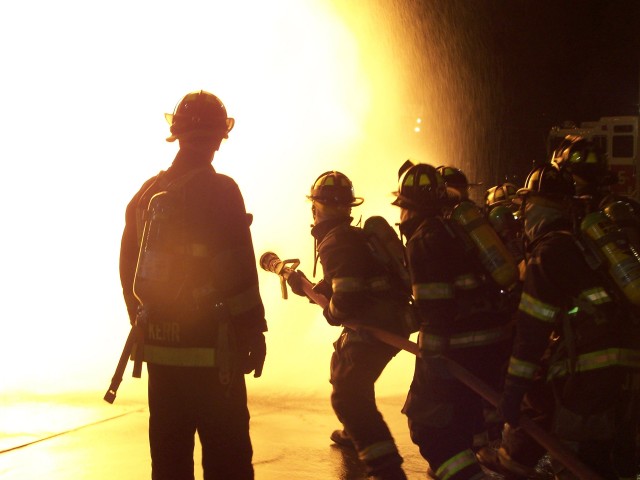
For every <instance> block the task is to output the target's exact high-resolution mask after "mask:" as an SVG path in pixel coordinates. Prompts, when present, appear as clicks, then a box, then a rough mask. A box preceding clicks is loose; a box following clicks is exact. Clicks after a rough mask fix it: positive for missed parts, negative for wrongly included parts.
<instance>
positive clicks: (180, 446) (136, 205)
mask: <svg viewBox="0 0 640 480" xmlns="http://www.w3.org/2000/svg"><path fill="white" fill-rule="evenodd" d="M166 118H167V121H168V122H169V124H170V131H171V136H169V137H168V138H167V141H168V142H173V141H175V140H177V141H178V143H179V145H180V149H179V151H178V153H177V155H176V156H175V159H174V160H173V163H172V164H171V166H170V167H169V168H168V169H167V170H164V171H161V172H160V173H159V174H158V175H155V176H153V177H152V178H150V179H149V180H147V181H146V182H144V184H143V185H142V187H141V188H140V190H139V191H138V192H137V193H136V194H135V195H134V196H133V198H132V199H131V201H130V203H129V204H128V206H127V209H126V224H125V227H124V232H123V235H122V243H121V251H120V276H121V283H122V288H123V293H124V299H125V302H126V305H127V309H128V311H129V316H130V320H131V322H132V323H136V324H137V325H138V327H139V328H140V329H142V330H143V331H144V337H145V338H144V342H139V343H138V345H136V348H137V349H138V350H141V352H140V351H138V352H137V353H142V354H143V356H144V361H146V362H147V371H148V375H149V387H148V399H149V413H150V415H149V441H150V447H151V448H150V449H151V461H152V478H153V479H154V480H176V479H187V478H191V479H192V478H193V476H194V464H193V449H194V435H195V433H196V432H197V433H198V436H199V439H200V443H201V445H202V467H203V470H204V478H205V479H214V478H216V479H217V478H224V479H225V480H229V479H238V480H247V479H253V478H254V471H253V466H252V454H253V451H252V445H251V440H250V436H249V411H248V408H247V393H246V386H245V379H244V375H245V374H248V373H251V372H254V376H255V377H259V376H260V375H261V374H262V367H263V363H264V360H265V355H266V346H265V336H264V332H265V331H266V330H267V324H266V320H265V312H264V307H263V304H262V300H261V297H260V293H259V290H258V276H257V271H256V260H255V254H254V250H253V244H252V238H251V232H250V230H249V225H250V221H249V216H248V214H247V213H246V211H245V205H244V200H243V197H242V194H241V192H240V190H239V188H238V186H237V184H236V183H235V181H234V180H233V179H231V178H230V177H228V176H225V175H222V174H219V173H217V172H216V171H215V170H214V168H213V166H212V160H213V157H214V154H215V153H216V151H217V150H218V148H219V147H220V144H221V142H222V140H223V139H226V138H227V136H228V133H229V131H230V130H231V129H232V127H233V125H234V119H233V118H230V117H228V116H227V111H226V109H225V106H224V105H223V104H222V102H221V101H220V99H219V98H218V97H216V96H215V95H213V94H211V93H209V92H206V91H203V90H200V91H196V92H192V93H188V94H187V95H185V96H184V97H183V98H182V100H180V102H179V103H178V104H177V106H176V108H175V111H174V113H173V114H167V115H166Z"/></svg>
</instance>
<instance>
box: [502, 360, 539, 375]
mask: <svg viewBox="0 0 640 480" xmlns="http://www.w3.org/2000/svg"><path fill="white" fill-rule="evenodd" d="M538 368H539V367H538V365H537V364H535V363H531V362H526V361H524V360H520V359H519V358H516V357H511V358H510V359H509V368H508V369H507V374H508V375H511V376H513V377H520V378H525V379H527V380H531V379H532V378H533V376H534V375H535V373H536V371H537V370H538Z"/></svg>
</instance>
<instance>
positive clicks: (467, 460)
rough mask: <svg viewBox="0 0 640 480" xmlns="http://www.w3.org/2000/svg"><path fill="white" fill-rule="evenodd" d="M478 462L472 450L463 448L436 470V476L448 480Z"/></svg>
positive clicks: (441, 479) (440, 479)
mask: <svg viewBox="0 0 640 480" xmlns="http://www.w3.org/2000/svg"><path fill="white" fill-rule="evenodd" d="M477 462H478V461H477V459H476V456H475V454H474V453H473V452H472V451H471V450H463V451H462V452H460V453H458V454H456V455H454V456H453V457H451V458H449V460H447V461H446V462H444V463H443V464H442V465H440V467H438V469H437V470H436V477H438V479H439V480H447V479H449V478H451V477H453V476H454V475H456V474H457V473H458V472H460V471H462V470H464V469H465V468H467V467H468V466H470V465H473V464H474V463H477Z"/></svg>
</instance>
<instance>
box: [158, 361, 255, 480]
mask: <svg viewBox="0 0 640 480" xmlns="http://www.w3.org/2000/svg"><path fill="white" fill-rule="evenodd" d="M147 369H148V372H149V413H150V416H149V443H150V447H151V466H152V474H151V478H152V479H153V480H193V479H194V461H193V450H194V446H195V433H196V432H197V433H198V436H199V438H200V443H201V444H202V468H203V470H204V479H205V480H251V479H253V478H254V473H253V465H252V456H253V450H252V446H251V440H250V437H249V410H248V408H247V392H246V386H245V381H244V376H243V375H242V374H239V375H236V376H234V377H232V379H231V382H230V384H228V385H221V384H220V381H219V378H218V369H217V368H205V367H169V366H162V365H155V364H148V368H147Z"/></svg>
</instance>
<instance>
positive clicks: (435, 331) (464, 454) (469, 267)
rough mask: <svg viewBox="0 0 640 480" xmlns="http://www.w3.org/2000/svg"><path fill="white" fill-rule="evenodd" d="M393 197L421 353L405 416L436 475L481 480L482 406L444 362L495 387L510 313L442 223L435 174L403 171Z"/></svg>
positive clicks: (443, 191)
mask: <svg viewBox="0 0 640 480" xmlns="http://www.w3.org/2000/svg"><path fill="white" fill-rule="evenodd" d="M396 195H397V199H396V200H395V201H394V202H393V203H394V205H396V206H398V207H400V231H401V234H402V235H403V236H404V237H405V238H406V253H407V261H408V266H409V272H410V274H411V282H412V286H413V295H414V299H415V301H416V303H417V307H418V311H419V319H420V331H419V335H418V345H419V348H420V353H421V356H420V357H418V358H417V359H416V363H415V371H414V377H413V381H412V383H411V387H410V389H409V393H408V396H407V400H406V403H405V405H404V408H403V413H404V414H406V415H407V417H408V422H409V429H410V432H411V439H412V440H413V442H414V443H415V444H416V445H418V447H419V449H420V453H421V454H422V456H423V457H424V458H425V459H426V460H427V461H428V462H429V466H430V469H431V475H432V476H434V477H435V478H438V479H451V480H466V479H471V478H479V477H481V476H482V469H481V467H480V464H479V463H478V461H477V459H476V456H475V454H474V451H473V440H474V435H475V434H476V433H477V432H479V431H480V430H481V429H482V427H483V425H484V422H485V417H484V412H483V409H484V406H485V405H484V402H483V401H482V399H481V398H480V397H479V396H477V395H476V394H475V393H474V392H472V391H471V390H470V389H469V388H468V387H466V386H465V385H463V384H462V383H460V382H459V381H458V380H456V379H455V378H454V377H452V376H451V375H449V373H448V372H447V370H446V368H445V367H443V364H442V362H441V361H440V358H441V357H442V356H443V355H446V356H447V357H450V358H451V359H452V360H454V361H456V362H457V363H459V364H461V365H462V366H464V367H465V368H467V369H468V370H469V371H471V372H472V373H473V374H474V375H476V376H478V377H479V378H481V379H482V380H484V381H485V382H487V383H488V384H489V385H492V386H494V387H495V388H498V386H499V384H500V379H501V374H500V371H501V368H500V367H501V365H503V364H504V363H505V361H506V358H507V357H508V351H509V347H510V338H511V328H510V325H509V315H508V313H507V312H503V311H501V309H500V307H499V306H498V305H499V303H500V300H499V288H497V286H496V285H495V284H494V283H493V280H491V279H489V278H488V273H487V272H486V271H485V270H483V269H482V268H481V267H480V263H479V262H478V260H477V258H473V257H472V252H471V251H469V250H468V249H467V247H466V245H465V242H464V241H463V239H462V238H461V237H460V233H459V232H458V231H457V230H456V229H454V228H453V225H452V224H451V223H450V222H452V221H454V220H451V219H447V218H445V215H444V213H443V212H445V211H449V210H451V203H452V200H451V199H450V198H449V196H448V194H447V187H446V185H445V181H444V179H443V177H442V175H440V173H438V171H437V169H436V168H434V167H433V166H431V165H428V164H421V163H417V164H413V165H412V166H409V167H408V168H406V169H401V170H400V179H399V187H398V191H397V192H396ZM456 201H457V199H456ZM461 203H464V202H461ZM466 206H467V207H469V205H466ZM463 207H464V205H463ZM474 208H475V210H473V211H474V212H476V213H477V214H478V215H479V217H480V218H482V214H481V212H480V211H479V209H477V208H476V207H474ZM485 225H486V224H485ZM486 227H487V228H490V227H489V226H488V225H486ZM496 238H497V236H496ZM504 253H505V255H507V256H508V252H506V250H505V252H504ZM513 267H514V269H515V271H516V272H517V268H515V265H514V266H513ZM514 278H515V279H516V280H517V273H516V274H515V277H514Z"/></svg>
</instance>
